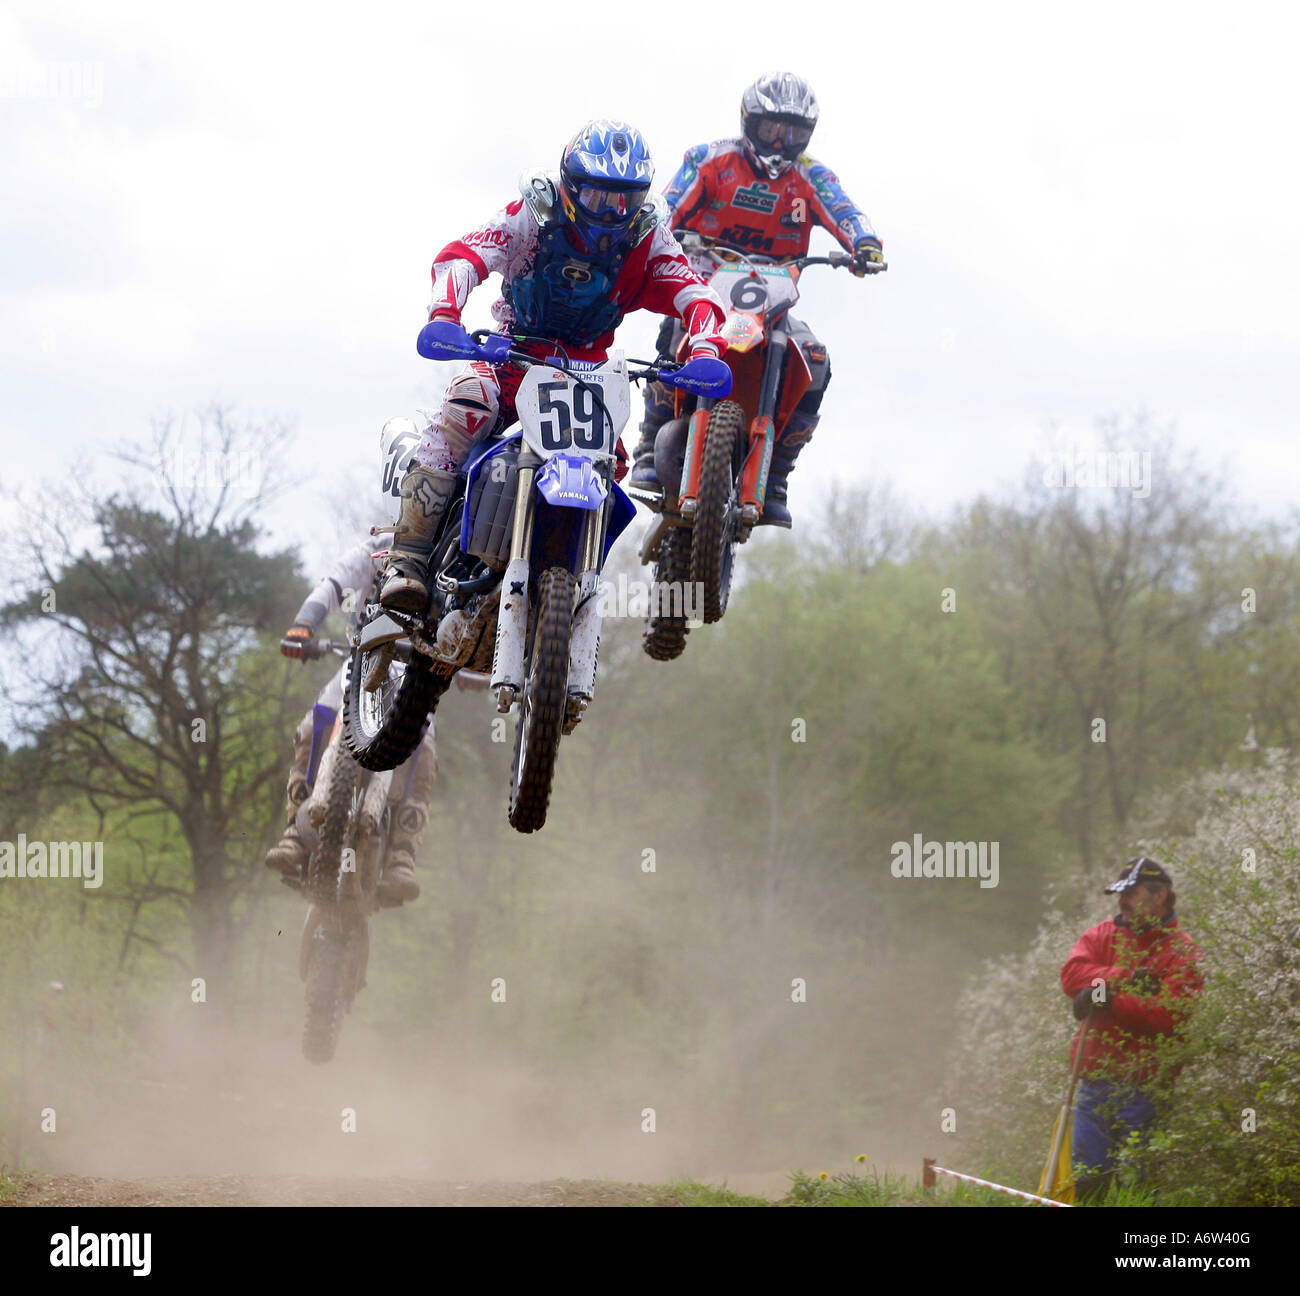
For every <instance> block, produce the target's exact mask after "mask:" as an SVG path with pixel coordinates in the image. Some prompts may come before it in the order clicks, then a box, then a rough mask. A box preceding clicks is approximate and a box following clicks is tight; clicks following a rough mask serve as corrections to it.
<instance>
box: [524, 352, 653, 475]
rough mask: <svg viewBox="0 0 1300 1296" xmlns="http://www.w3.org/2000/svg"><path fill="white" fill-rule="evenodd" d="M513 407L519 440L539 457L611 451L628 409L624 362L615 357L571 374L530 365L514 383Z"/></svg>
mask: <svg viewBox="0 0 1300 1296" xmlns="http://www.w3.org/2000/svg"><path fill="white" fill-rule="evenodd" d="M515 410H516V412H517V413H518V415H519V422H520V424H521V425H522V426H523V429H524V443H525V444H526V445H527V446H528V447H529V448H530V449H531V450H535V451H536V452H537V453H538V454H539V455H541V456H543V457H544V458H546V457H549V456H550V455H553V454H558V453H559V452H560V451H564V452H566V453H568V454H577V455H583V456H587V457H591V458H596V457H597V456H600V455H612V454H613V453H614V445H615V442H616V441H617V440H618V434H619V433H620V432H621V431H622V430H623V427H624V425H625V424H626V423H627V420H628V417H629V416H630V414H631V412H632V396H631V390H630V384H629V382H628V378H627V367H626V365H625V364H624V363H623V360H622V357H621V356H620V357H618V358H617V359H614V360H609V361H607V362H606V363H605V364H603V365H601V366H600V368H599V369H586V370H582V371H580V372H575V373H565V372H564V370H562V369H552V368H551V367H550V366H549V365H534V366H533V367H532V368H531V369H529V370H528V372H527V373H526V374H525V375H524V379H523V381H522V382H521V383H520V384H519V391H518V394H517V395H516V396H515Z"/></svg>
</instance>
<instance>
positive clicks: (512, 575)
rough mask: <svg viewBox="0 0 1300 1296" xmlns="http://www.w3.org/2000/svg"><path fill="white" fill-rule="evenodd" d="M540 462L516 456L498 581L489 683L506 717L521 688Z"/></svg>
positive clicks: (524, 454)
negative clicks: (505, 554) (505, 556)
mask: <svg viewBox="0 0 1300 1296" xmlns="http://www.w3.org/2000/svg"><path fill="white" fill-rule="evenodd" d="M541 462H542V461H541V459H539V458H538V456H537V455H535V454H534V453H533V452H532V451H531V450H527V449H525V450H523V451H522V452H521V453H520V455H519V484H518V487H517V489H516V494H515V516H514V522H513V524H512V528H511V532H510V560H509V561H508V562H507V563H506V570H505V575H504V576H502V578H501V604H500V607H499V608H498V609H497V639H496V645H495V647H494V648H493V652H492V680H491V683H490V685H489V687H490V688H491V689H492V691H493V692H494V693H495V694H496V695H497V710H498V711H499V712H500V713H501V714H503V715H504V714H505V713H506V712H507V711H509V710H510V708H511V706H512V705H513V704H514V700H515V698H517V697H518V696H519V694H520V693H521V692H522V691H523V687H524V651H525V649H526V648H527V645H528V557H527V555H528V553H529V552H530V550H531V549H532V546H533V518H534V517H535V516H536V506H535V504H534V501H533V481H534V479H535V478H536V476H537V469H538V468H539V467H540V465H541Z"/></svg>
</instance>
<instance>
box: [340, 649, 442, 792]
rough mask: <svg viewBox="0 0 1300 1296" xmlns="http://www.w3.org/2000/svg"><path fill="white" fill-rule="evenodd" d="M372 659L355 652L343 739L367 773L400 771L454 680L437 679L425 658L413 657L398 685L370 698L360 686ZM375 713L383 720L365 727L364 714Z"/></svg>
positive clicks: (387, 685) (384, 686)
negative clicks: (373, 771) (400, 766)
mask: <svg viewBox="0 0 1300 1296" xmlns="http://www.w3.org/2000/svg"><path fill="white" fill-rule="evenodd" d="M369 655H370V654H368V653H363V652H361V650H360V649H357V648H354V649H353V650H352V658H351V661H350V662H349V664H348V686H347V691H346V693H345V694H344V696H343V736H344V739H345V740H346V742H347V745H348V750H349V751H350V752H351V753H352V755H353V756H354V757H355V758H356V762H357V764H358V765H360V766H361V767H362V768H363V769H368V770H390V769H396V768H397V767H398V766H399V765H400V764H401V763H402V762H403V761H404V760H406V759H407V758H408V757H409V756H411V755H412V753H414V751H415V750H416V748H417V747H419V745H420V737H421V735H422V734H423V733H424V722H425V720H427V719H428V717H429V714H430V712H432V711H433V710H435V708H436V707H437V705H438V699H439V698H440V697H442V695H443V693H445V692H446V691H447V685H448V684H449V683H450V680H449V679H447V678H444V677H443V676H441V675H438V674H436V673H435V672H434V670H433V665H432V663H431V662H430V661H429V659H428V658H427V657H425V656H423V655H422V654H420V653H412V654H411V658H410V660H409V661H408V662H407V663H406V667H405V669H404V670H403V671H402V675H401V679H400V680H399V681H398V682H397V683H396V684H394V683H392V682H391V681H387V680H386V681H385V682H384V683H383V684H381V685H380V686H379V688H378V689H377V690H376V691H375V693H374V694H366V692H365V690H364V689H363V688H362V681H363V679H364V678H365V661H366V658H367V657H368V656H369ZM372 707H373V708H376V709H377V710H378V711H380V712H381V713H382V714H381V716H380V717H379V718H378V721H377V722H370V723H367V722H365V721H364V720H363V716H364V714H365V712H364V711H363V708H366V709H369V708H372Z"/></svg>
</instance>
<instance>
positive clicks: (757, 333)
mask: <svg viewBox="0 0 1300 1296" xmlns="http://www.w3.org/2000/svg"><path fill="white" fill-rule="evenodd" d="M722 336H723V337H724V338H725V339H726V341H727V354H728V355H731V354H737V355H743V354H744V353H745V352H746V351H752V350H753V349H754V348H755V347H756V346H758V345H759V344H760V343H761V342H762V341H763V321H762V319H761V318H760V317H759V316H757V315H751V314H750V313H749V312H748V311H733V312H732V313H731V314H730V315H728V316H727V322H726V323H725V324H724V325H723V326H722Z"/></svg>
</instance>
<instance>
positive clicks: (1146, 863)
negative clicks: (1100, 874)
mask: <svg viewBox="0 0 1300 1296" xmlns="http://www.w3.org/2000/svg"><path fill="white" fill-rule="evenodd" d="M1139 882H1159V883H1161V884H1162V885H1164V886H1167V887H1171V886H1173V884H1174V880H1173V878H1171V877H1170V876H1169V874H1168V873H1166V872H1165V870H1164V867H1163V866H1162V865H1160V864H1157V863H1156V862H1155V860H1153V859H1147V857H1146V856H1145V855H1139V856H1138V858H1137V859H1131V860H1129V862H1128V863H1127V864H1125V865H1124V871H1123V872H1122V873H1121V874H1120V875H1119V879H1118V881H1115V882H1112V883H1111V884H1110V886H1108V887H1106V889H1105V893H1106V894H1108V895H1109V894H1110V893H1111V892H1114V891H1127V890H1128V889H1129V887H1135V886H1137V885H1138V883H1139Z"/></svg>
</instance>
